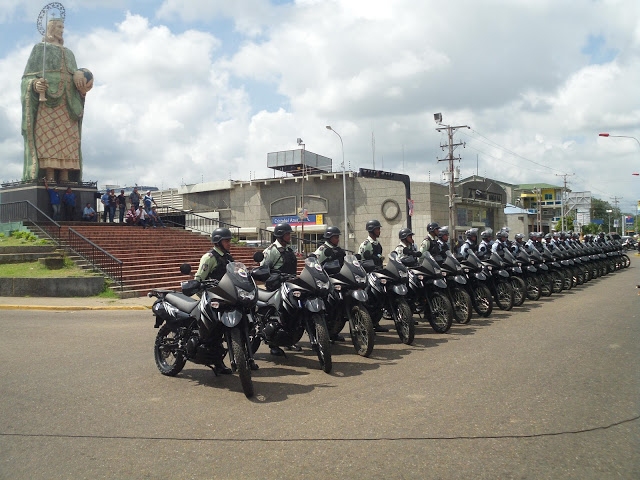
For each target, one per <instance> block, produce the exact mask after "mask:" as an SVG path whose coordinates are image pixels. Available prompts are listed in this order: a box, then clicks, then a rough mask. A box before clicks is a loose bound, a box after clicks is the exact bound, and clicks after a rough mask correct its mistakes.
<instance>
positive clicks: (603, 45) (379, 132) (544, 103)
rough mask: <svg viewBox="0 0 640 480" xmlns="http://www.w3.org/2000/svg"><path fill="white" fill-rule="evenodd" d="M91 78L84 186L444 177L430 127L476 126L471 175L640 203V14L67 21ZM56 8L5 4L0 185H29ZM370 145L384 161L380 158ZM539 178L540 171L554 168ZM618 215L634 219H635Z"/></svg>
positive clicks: (416, 11)
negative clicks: (287, 155)
mask: <svg viewBox="0 0 640 480" xmlns="http://www.w3.org/2000/svg"><path fill="white" fill-rule="evenodd" d="M63 3H64V6H65V8H66V22H65V46H67V47H68V48H70V49H71V50H72V51H73V52H74V54H75V56H76V59H77V61H78V65H79V66H82V67H87V68H89V69H90V70H92V72H93V73H94V76H95V86H94V89H93V90H92V91H91V92H89V94H88V96H87V103H86V112H85V120H84V127H83V155H84V157H85V165H86V167H85V172H84V176H85V178H86V179H88V180H89V179H90V180H95V181H98V183H99V184H105V183H122V184H125V183H126V184H131V183H134V182H137V183H140V184H157V185H158V186H164V187H167V186H177V185H179V184H181V183H195V182H199V181H200V180H201V179H202V178H204V179H205V180H215V179H220V178H222V179H227V178H234V179H239V180H242V179H248V178H249V176H251V177H258V178H261V177H269V176H272V175H273V172H272V171H270V170H269V169H267V168H266V154H267V153H268V152H271V151H278V150H287V149H294V148H296V143H295V140H296V138H298V137H301V138H303V140H304V141H305V144H306V145H307V148H308V149H309V150H311V151H313V152H316V153H319V154H322V155H325V156H328V157H331V158H334V159H336V160H335V162H334V163H335V164H337V163H339V159H341V156H342V154H341V150H340V142H339V140H338V139H337V138H335V137H336V136H335V135H334V134H332V133H331V132H329V131H327V130H326V129H325V128H324V127H325V125H329V124H330V125H332V126H333V128H334V129H335V130H336V131H338V132H339V133H340V135H341V136H342V138H343V140H344V148H345V160H346V162H347V164H348V166H351V168H353V169H357V168H358V167H368V168H370V167H371V166H372V163H373V157H374V155H375V160H376V165H377V166H378V167H379V166H380V165H382V164H384V168H385V169H387V170H395V171H402V170H403V169H404V173H409V174H410V175H411V177H412V179H414V180H428V179H429V178H430V179H431V180H435V179H438V178H439V177H440V171H441V170H442V164H438V163H437V161H436V158H440V157H441V156H442V152H441V150H440V148H439V144H440V142H442V141H444V139H443V138H442V137H441V135H440V134H439V133H438V132H436V131H435V127H436V125H435V124H434V123H433V113H435V112H442V114H443V117H444V121H445V123H451V124H456V125H469V126H471V127H472V130H470V131H468V132H467V133H466V134H465V135H462V134H460V139H461V140H462V141H464V142H466V144H467V147H466V148H465V149H459V150H458V151H457V153H458V154H460V155H461V156H462V159H463V160H462V162H461V164H460V167H461V171H462V175H463V176H466V175H470V174H472V173H474V172H475V169H476V158H478V163H479V171H480V174H481V175H482V174H486V175H487V176H490V177H495V178H498V179H501V180H505V181H511V182H513V183H533V182H546V183H558V182H557V177H556V176H555V175H556V173H558V172H564V173H576V175H575V176H572V177H571V184H570V188H572V189H573V190H575V191H581V190H591V191H592V192H593V194H594V195H596V196H598V197H600V198H603V199H605V200H609V197H613V196H614V195H617V196H620V195H622V196H623V197H624V200H623V204H625V205H626V204H628V209H630V207H631V205H634V204H635V202H636V201H637V200H638V199H640V184H639V181H638V177H634V176H632V175H631V173H633V172H637V171H638V170H640V148H638V145H637V144H636V143H635V142H634V141H633V140H630V141H626V140H625V139H613V138H609V139H604V138H601V137H598V135H597V134H598V133H599V132H601V131H609V132H610V133H612V134H614V133H615V134H619V135H631V136H635V137H637V138H638V137H640V95H638V94H637V85H638V84H640V61H639V60H640V58H639V56H640V2H636V1H634V0H577V1H572V2H569V1H552V0H519V1H511V0H487V1H483V2H477V1H472V0H460V1H458V2H449V3H447V4H443V3H442V2H435V1H424V2H415V1H411V0H397V1H394V2H382V1H371V0H369V1H365V0H349V1H347V0H299V1H296V2H280V1H268V0H244V1H241V2H229V1H219V0H206V1H205V0H192V1H189V2H183V1H178V0H164V1H151V0H142V1H135V2H133V1H127V0H115V1H107V0H98V1H84V2H79V1H74V2H63ZM44 5H45V2H42V3H41V2H36V1H32V0H27V1H14V0H2V3H1V4H0V7H1V8H0V12H1V13H0V27H1V28H0V160H2V164H3V165H5V167H3V169H2V171H1V172H0V179H1V180H14V179H17V178H19V177H21V175H22V160H21V155H22V148H23V146H22V136H21V135H20V114H21V113H20V98H19V82H20V76H21V74H22V71H23V69H24V65H25V63H26V60H27V58H28V55H29V51H30V50H31V47H32V46H33V44H34V43H36V42H38V41H39V40H40V35H39V34H38V33H37V32H36V19H37V16H38V13H39V11H40V9H41V8H42V7H43V6H44ZM372 137H374V138H375V152H374V151H373V149H372ZM541 165H542V166H541ZM623 206H624V205H623Z"/></svg>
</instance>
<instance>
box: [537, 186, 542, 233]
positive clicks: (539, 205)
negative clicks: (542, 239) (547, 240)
mask: <svg viewBox="0 0 640 480" xmlns="http://www.w3.org/2000/svg"><path fill="white" fill-rule="evenodd" d="M536 207H537V208H536V223H537V224H538V232H542V230H543V228H542V189H540V188H536Z"/></svg>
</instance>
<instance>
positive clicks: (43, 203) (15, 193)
mask: <svg viewBox="0 0 640 480" xmlns="http://www.w3.org/2000/svg"><path fill="white" fill-rule="evenodd" d="M54 186H56V187H58V192H59V193H60V198H61V199H62V197H63V196H64V194H65V192H66V191H67V187H71V191H72V192H73V193H74V194H75V196H76V211H75V216H74V218H73V220H74V221H80V220H82V211H83V209H84V207H85V206H86V205H87V203H91V206H92V207H93V208H96V200H97V199H98V198H100V194H99V193H98V188H97V186H96V184H95V183H90V182H83V183H77V182H69V183H64V182H59V183H49V188H53V187H54ZM25 200H28V201H29V202H31V203H32V204H33V205H35V206H36V207H38V208H39V209H40V210H42V211H43V212H44V213H46V214H47V215H48V216H49V217H52V218H53V210H52V208H51V204H50V203H49V193H48V192H47V189H46V188H45V186H44V182H42V181H37V182H36V181H32V182H29V181H27V182H15V183H5V184H3V185H2V187H1V188H0V202H1V203H12V202H22V201H25ZM63 219H64V214H63V213H62V211H61V212H60V219H59V220H63Z"/></svg>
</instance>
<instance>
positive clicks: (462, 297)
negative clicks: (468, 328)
mask: <svg viewBox="0 0 640 480" xmlns="http://www.w3.org/2000/svg"><path fill="white" fill-rule="evenodd" d="M451 297H452V298H453V317H454V318H455V319H456V322H458V323H462V324H465V323H469V322H470V321H471V316H472V312H473V310H472V305H471V297H470V296H469V294H468V293H467V292H466V291H464V290H463V289H461V288H455V289H454V290H453V292H452V293H451Z"/></svg>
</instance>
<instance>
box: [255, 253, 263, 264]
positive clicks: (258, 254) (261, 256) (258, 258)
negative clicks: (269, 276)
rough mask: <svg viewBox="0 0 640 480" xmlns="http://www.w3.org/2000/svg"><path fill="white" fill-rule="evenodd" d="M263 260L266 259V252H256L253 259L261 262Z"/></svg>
mask: <svg viewBox="0 0 640 480" xmlns="http://www.w3.org/2000/svg"><path fill="white" fill-rule="evenodd" d="M262 260H264V253H262V252H256V253H254V254H253V261H254V262H256V263H260V262H261V261H262Z"/></svg>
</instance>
